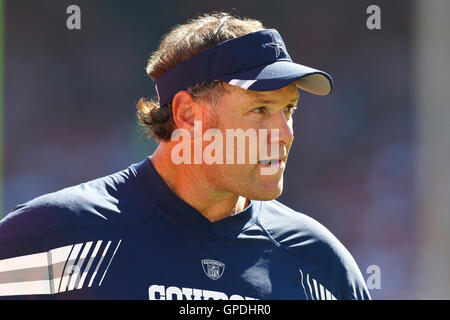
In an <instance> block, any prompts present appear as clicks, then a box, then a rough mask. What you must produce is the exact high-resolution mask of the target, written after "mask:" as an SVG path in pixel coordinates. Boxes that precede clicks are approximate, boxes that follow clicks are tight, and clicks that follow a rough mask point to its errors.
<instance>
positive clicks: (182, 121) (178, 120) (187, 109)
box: [172, 90, 195, 131]
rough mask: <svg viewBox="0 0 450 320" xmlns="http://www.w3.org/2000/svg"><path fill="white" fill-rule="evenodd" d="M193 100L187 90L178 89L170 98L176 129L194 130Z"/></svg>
mask: <svg viewBox="0 0 450 320" xmlns="http://www.w3.org/2000/svg"><path fill="white" fill-rule="evenodd" d="M194 104H195V101H194V99H193V98H192V96H191V95H190V94H189V93H188V92H187V91H184V90H183V91H179V92H178V93H177V94H176V95H175V96H174V97H173V100H172V115H173V121H174V122H175V125H176V127H177V128H178V129H186V130H189V131H193V130H194V118H195V116H194V110H193V108H194Z"/></svg>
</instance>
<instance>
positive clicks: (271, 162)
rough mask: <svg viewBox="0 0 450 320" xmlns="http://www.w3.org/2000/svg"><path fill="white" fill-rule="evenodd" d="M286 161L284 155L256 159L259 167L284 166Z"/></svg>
mask: <svg viewBox="0 0 450 320" xmlns="http://www.w3.org/2000/svg"><path fill="white" fill-rule="evenodd" d="M285 163H286V157H284V158H281V159H279V158H275V159H263V160H259V161H258V165H259V166H261V167H280V168H281V167H284V165H285Z"/></svg>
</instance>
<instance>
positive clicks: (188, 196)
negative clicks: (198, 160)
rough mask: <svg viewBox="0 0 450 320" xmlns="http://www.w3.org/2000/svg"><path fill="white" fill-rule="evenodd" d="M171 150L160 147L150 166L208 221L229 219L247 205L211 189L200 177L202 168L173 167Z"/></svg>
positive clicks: (163, 144) (241, 199)
mask: <svg viewBox="0 0 450 320" xmlns="http://www.w3.org/2000/svg"><path fill="white" fill-rule="evenodd" d="M171 150H172V148H171V146H170V143H165V142H162V143H160V145H159V146H158V148H157V149H156V151H155V152H154V154H153V155H152V156H151V158H150V160H151V161H152V163H153V166H154V167H155V169H156V171H157V172H158V174H159V175H160V176H161V178H162V179H163V180H164V182H165V183H166V184H167V185H168V186H169V188H170V189H171V190H172V191H173V192H174V193H175V194H176V195H177V196H178V197H179V198H181V199H182V200H183V201H185V202H186V203H188V204H189V205H190V206H191V207H193V208H195V209H196V210H197V211H198V212H200V213H201V214H202V215H203V216H204V217H205V218H207V219H208V220H209V221H211V222H214V221H218V220H221V219H223V218H226V217H229V216H231V215H233V214H235V213H238V212H241V211H243V210H244V209H245V208H246V207H247V206H248V205H249V203H250V201H249V200H248V199H246V198H244V197H241V196H239V195H237V194H234V193H231V192H227V191H225V190H219V189H217V188H216V187H215V186H214V185H212V184H211V183H210V182H209V181H208V180H207V179H206V177H205V176H204V175H203V174H202V165H189V164H187V165H186V164H179V165H176V164H174V163H173V161H172V160H171V156H170V155H171ZM193 181H195V183H193Z"/></svg>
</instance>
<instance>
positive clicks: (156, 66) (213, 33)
mask: <svg viewBox="0 0 450 320" xmlns="http://www.w3.org/2000/svg"><path fill="white" fill-rule="evenodd" d="M262 29H264V26H263V25H262V23H261V22H260V21H257V20H252V19H240V18H237V17H234V16H232V15H230V14H227V13H214V14H205V15H202V16H200V17H198V18H196V19H192V20H190V21H188V23H186V24H183V25H179V26H176V27H175V28H173V29H172V30H171V31H170V32H169V33H168V34H167V35H165V36H164V37H163V40H162V41H161V44H160V46H159V48H158V50H156V51H155V52H153V54H152V55H151V57H150V59H149V61H148V64H147V67H146V71H147V74H148V75H149V77H150V78H152V79H153V80H156V79H158V78H159V77H160V76H161V75H163V74H164V73H165V72H166V71H168V70H170V69H172V68H173V67H174V66H176V65H178V64H180V63H181V62H183V61H186V60H188V59H190V58H192V57H193V56H195V55H198V54H200V53H201V52H204V51H205V50H206V49H208V48H212V47H214V46H216V45H218V44H219V43H221V42H224V41H226V40H230V39H234V38H237V37H240V36H243V35H245V34H248V33H251V32H255V31H258V30H262ZM186 89H187V91H188V92H189V93H190V94H191V95H192V96H193V97H194V99H196V100H204V101H207V102H209V104H212V105H214V104H215V103H216V102H217V100H218V98H219V97H220V95H221V93H222V89H223V88H222V82H220V81H212V82H209V83H198V84H197V85H196V86H194V87H189V88H186ZM138 118H139V122H140V124H141V125H142V126H143V127H144V128H145V131H146V134H147V136H149V137H153V138H155V139H156V140H158V141H168V140H170V138H171V135H172V132H173V130H174V129H175V124H174V122H173V117H172V102H169V103H167V104H164V105H162V106H161V105H160V103H159V101H157V100H153V99H152V100H146V99H144V98H142V99H140V100H139V102H138Z"/></svg>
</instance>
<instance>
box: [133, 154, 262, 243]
mask: <svg viewBox="0 0 450 320" xmlns="http://www.w3.org/2000/svg"><path fill="white" fill-rule="evenodd" d="M132 167H133V168H134V170H135V172H136V176H137V178H138V179H139V181H140V182H141V183H142V184H143V185H144V187H145V192H146V193H147V194H148V196H149V197H151V198H152V199H153V200H154V201H155V203H156V204H157V205H158V207H160V208H161V209H162V210H163V211H164V213H166V214H167V215H168V216H169V217H170V218H171V220H173V221H174V222H175V223H178V224H180V225H181V226H185V227H186V228H190V229H191V230H193V231H195V232H200V233H202V234H204V235H208V236H212V237H236V236H237V235H239V234H240V233H241V232H242V231H243V230H245V229H247V228H248V227H250V226H251V225H253V224H254V223H255V222H256V220H257V218H258V215H259V211H260V210H261V201H255V200H251V201H250V204H249V205H248V206H247V207H246V208H245V209H244V210H243V211H241V212H238V213H236V214H234V215H232V216H229V217H226V218H223V219H221V220H218V221H215V222H210V221H209V220H208V219H207V218H206V217H205V216H203V215H202V214H201V213H200V212H199V211H197V210H196V209H195V208H193V207H191V206H190V205H189V204H188V203H187V202H185V201H184V200H183V199H181V198H180V197H178V196H177V195H176V194H175V192H173V191H172V189H170V188H169V186H168V185H167V184H166V183H165V182H164V180H163V179H162V178H161V176H160V175H159V173H158V172H157V171H156V169H155V167H154V165H153V163H152V161H151V160H150V157H147V158H145V159H144V160H142V161H141V162H139V163H137V164H134V165H132Z"/></svg>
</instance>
